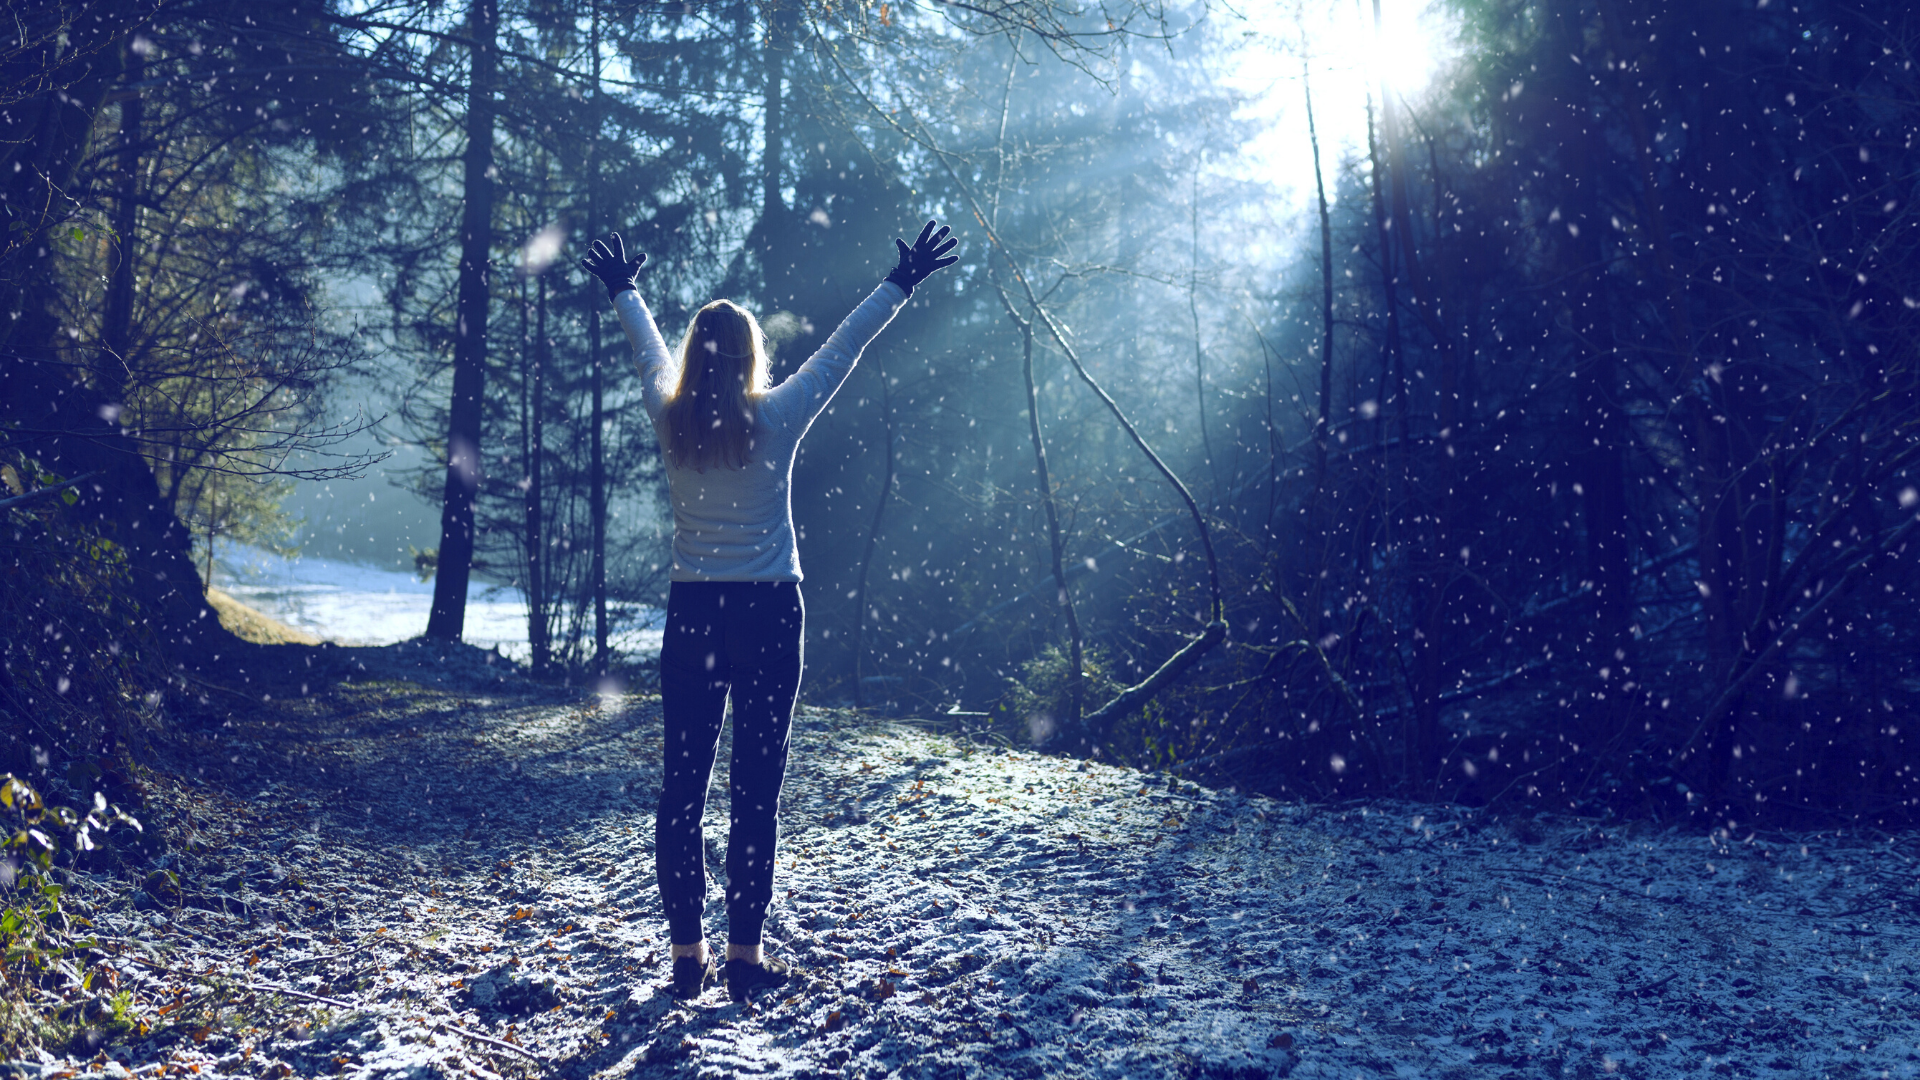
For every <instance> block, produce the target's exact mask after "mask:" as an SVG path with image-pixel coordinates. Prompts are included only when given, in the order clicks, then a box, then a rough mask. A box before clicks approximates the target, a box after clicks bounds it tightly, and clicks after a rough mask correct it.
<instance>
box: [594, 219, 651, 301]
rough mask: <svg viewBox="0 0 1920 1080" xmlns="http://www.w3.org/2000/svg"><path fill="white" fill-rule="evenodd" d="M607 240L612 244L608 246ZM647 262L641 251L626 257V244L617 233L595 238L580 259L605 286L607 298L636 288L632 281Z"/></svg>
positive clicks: (637, 276) (635, 279)
mask: <svg viewBox="0 0 1920 1080" xmlns="http://www.w3.org/2000/svg"><path fill="white" fill-rule="evenodd" d="M607 241H612V243H613V246H612V247H608V246H607ZM646 263H647V256H646V254H645V253H643V252H635V253H634V257H633V258H632V259H629V258H627V245H626V244H624V243H622V242H621V240H620V234H619V233H608V234H607V240H595V241H594V242H593V248H592V249H591V250H589V251H588V252H587V256H586V258H584V259H581V260H580V266H581V268H582V269H584V270H585V271H586V272H587V273H589V274H592V275H593V276H594V277H597V278H599V279H600V280H601V282H602V283H604V284H605V285H606V287H607V299H609V300H611V299H613V298H614V297H616V296H619V295H620V294H621V293H623V292H626V291H627V290H628V289H634V288H638V286H636V285H635V284H634V282H636V281H638V280H639V278H640V268H641V267H642V266H645V265H646Z"/></svg>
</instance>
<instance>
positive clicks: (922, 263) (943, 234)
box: [887, 221, 960, 296]
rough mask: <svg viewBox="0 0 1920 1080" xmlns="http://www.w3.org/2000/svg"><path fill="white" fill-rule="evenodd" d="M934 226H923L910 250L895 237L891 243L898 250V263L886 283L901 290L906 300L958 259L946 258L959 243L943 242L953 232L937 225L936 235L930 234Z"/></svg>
mask: <svg viewBox="0 0 1920 1080" xmlns="http://www.w3.org/2000/svg"><path fill="white" fill-rule="evenodd" d="M935 225H940V223H939V222H937V221H929V222H927V224H926V227H925V228H923V229H921V230H920V238H919V239H917V240H915V241H914V242H913V246H912V247H908V246H907V242H906V241H905V240H901V239H899V238H898V237H896V238H895V239H894V241H893V244H894V246H895V247H897V248H899V249H900V262H899V265H897V266H895V267H894V268H893V271H892V272H891V273H889V274H888V275H887V280H888V281H891V282H893V283H894V284H895V285H898V286H900V288H902V289H904V290H905V291H906V293H907V295H908V296H912V295H913V287H914V286H915V285H918V284H920V283H921V282H923V281H925V280H927V277H928V276H929V275H930V274H932V273H933V272H934V271H935V270H939V269H941V268H942V267H947V266H952V265H953V264H954V263H957V262H959V261H960V256H958V255H948V254H947V252H949V251H952V250H953V249H954V246H955V245H956V244H958V243H959V242H960V241H958V240H949V239H947V234H948V233H949V232H952V231H953V230H951V229H949V228H947V227H946V226H945V225H940V231H939V232H937V233H936V232H934V231H933V227H934V226H935ZM943 241H944V243H943ZM943 256H944V257H943Z"/></svg>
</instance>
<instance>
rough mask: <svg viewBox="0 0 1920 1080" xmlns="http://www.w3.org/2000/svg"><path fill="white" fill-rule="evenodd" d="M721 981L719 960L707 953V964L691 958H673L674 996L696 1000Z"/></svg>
mask: <svg viewBox="0 0 1920 1080" xmlns="http://www.w3.org/2000/svg"><path fill="white" fill-rule="evenodd" d="M719 981H720V962H719V958H718V957H716V956H714V954H713V953H711V952H709V953H707V960H706V963H704V964H703V963H701V962H700V961H699V960H698V959H697V958H695V957H691V956H676V957H674V958H673V996H674V997H677V998H695V997H699V996H700V995H701V994H702V993H704V992H705V991H706V989H707V987H709V986H712V985H713V984H714V983H716V982H719Z"/></svg>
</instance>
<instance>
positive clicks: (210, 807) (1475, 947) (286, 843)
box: [12, 665, 1920, 1080]
mask: <svg viewBox="0 0 1920 1080" xmlns="http://www.w3.org/2000/svg"><path fill="white" fill-rule="evenodd" d="M374 667H375V668H376V669H377V667H378V665H374ZM365 675H366V672H365V671H364V670H363V671H362V676H363V677H365ZM542 693H544V692H543V691H539V690H537V689H528V688H527V687H526V685H525V684H518V685H517V686H516V685H511V684H509V683H505V682H501V683H495V684H493V685H492V686H490V687H489V688H488V689H487V690H485V691H474V690H471V689H468V690H466V691H464V692H463V691H461V690H459V689H457V688H452V689H450V688H448V687H446V686H444V685H443V686H440V687H438V688H434V689H425V688H421V687H419V686H417V685H413V684H399V683H392V682H385V683H380V682H376V683H373V684H365V683H355V684H348V685H343V686H340V687H338V688H335V689H333V690H331V691H329V692H327V693H326V694H324V695H321V696H318V697H313V698H307V699H300V700H295V701H291V702H277V703H275V704H274V707H273V709H272V711H268V709H267V708H265V707H263V708H262V709H260V710H256V711H253V712H251V713H249V714H247V715H246V716H244V717H236V718H235V719H233V720H232V722H231V724H232V726H230V727H223V728H220V729H218V730H217V731H212V732H207V733H203V734H204V738H205V739H206V741H205V743H204V744H203V750H204V753H202V754H200V755H199V756H198V757H197V758H196V759H195V760H194V762H193V763H192V764H189V765H186V766H185V767H184V768H183V772H184V773H186V774H189V775H191V774H193V773H194V772H195V771H196V769H199V770H204V771H203V772H200V774H199V776H198V779H196V780H195V781H194V782H193V783H179V784H175V785H173V786H170V787H166V788H164V789H163V797H164V799H165V801H166V802H167V803H168V804H169V807H170V816H171V817H172V819H173V820H172V822H171V826H172V829H173V832H174V835H175V836H176V837H178V838H180V839H181V840H183V841H190V842H191V845H192V846H191V850H190V851H189V852H188V853H185V854H176V855H173V856H171V859H172V862H171V863H170V865H169V868H170V869H172V870H173V871H175V872H176V873H177V874H178V875H179V877H180V883H181V886H180V888H181V891H180V892H179V893H177V894H176V893H173V892H171V890H170V889H169V888H168V887H166V885H165V883H164V882H160V883H158V884H156V879H153V878H149V879H148V880H147V885H148V886H149V887H150V888H153V889H154V890H155V891H156V892H158V893H159V894H160V895H155V894H154V893H152V892H148V891H140V892H136V893H131V894H130V893H129V888H130V887H129V886H128V885H127V884H126V883H116V882H112V881H107V880H104V879H101V880H96V881H93V882H90V883H88V882H83V883H82V884H81V885H80V886H79V887H77V888H76V889H75V890H74V892H73V896H74V898H75V906H76V907H78V908H79V910H81V912H82V913H83V914H85V915H86V916H88V917H89V918H91V919H92V921H93V923H94V925H95V928H96V929H97V930H99V931H100V932H102V934H103V935H105V936H104V937H103V942H104V944H105V945H106V946H107V947H108V948H110V949H112V950H113V951H114V952H115V953H116V954H117V959H116V961H115V965H116V968H117V971H118V977H119V980H120V984H119V988H120V989H122V990H130V991H132V999H131V1000H132V1001H133V1003H134V1004H133V1007H134V1008H135V1010H136V1011H143V1013H142V1015H144V1016H145V1017H147V1018H148V1020H149V1021H150V1023H151V1025H152V1026H153V1027H154V1028H155V1030H156V1032H157V1033H170V1034H168V1037H167V1038H164V1039H156V1038H153V1037H149V1038H148V1039H147V1040H144V1041H135V1042H134V1043H132V1044H131V1045H114V1046H109V1047H105V1048H102V1050H101V1051H100V1052H99V1053H98V1054H97V1055H95V1056H93V1057H91V1058H90V1059H87V1060H79V1059H68V1060H53V1061H44V1062H34V1063H27V1062H19V1063H15V1064H14V1065H13V1066H12V1070H13V1071H15V1072H18V1073H24V1074H27V1075H33V1076H40V1077H47V1076H61V1075H76V1074H77V1075H110V1076H123V1075H126V1073H127V1072H128V1071H133V1072H137V1073H139V1074H140V1075H157V1074H158V1073H159V1072H160V1071H162V1070H161V1069H158V1068H155V1066H156V1064H157V1063H158V1064H163V1065H170V1066H172V1068H169V1069H167V1070H166V1071H168V1072H170V1073H172V1072H176V1071H178V1072H184V1071H187V1070H197V1073H198V1075H199V1076H201V1077H215V1076H227V1075H243V1076H249V1077H278V1076H286V1075H301V1076H307V1075H346V1076H350V1077H389V1076H391V1077H429V1076H439V1075H445V1076H454V1075H481V1076H487V1075H507V1076H534V1075H541V1076H566V1077H579V1078H583V1080H584V1078H587V1077H608V1078H613V1077H656V1076H659V1077H665V1076H712V1077H727V1076H735V1075H745V1076H766V1077H801V1076H850V1077H881V1076H898V1077H1141V1078H1157V1077H1268V1076H1284V1075H1291V1076H1295V1077H1329V1078H1334V1077H1337V1078H1340V1080H1348V1078H1351V1077H1355V1076H1364V1077H1378V1076H1421V1077H1448V1076H1459V1077H1483V1076H1485V1077H1506V1076H1513V1077H1535V1076H1552V1075H1572V1076H1593V1077H1604V1076H1628V1077H1668V1076H1702V1075H1716V1074H1724V1075H1730V1076H1769V1075H1777V1076H1783V1077H1818V1076H1832V1077H1853V1076H1861V1077H1866V1076H1895V1077H1911V1076H1915V1075H1916V1074H1920V1057H1916V1054H1917V1053H1920V1051H1917V1050H1916V1045H1915V1043H1916V1034H1917V1033H1920V971H1916V966H1917V965H1920V959H1916V950H1915V945H1916V938H1917V937H1920V926H1916V912H1915V900H1916V896H1915V891H1914V876H1913V875H1914V861H1913V860H1914V856H1915V855H1916V853H1917V851H1916V846H1915V844H1914V838H1913V837H1912V836H1910V835H1908V836H1900V837H1887V836H1885V835H1872V834H1865V833H1862V834H1853V833H1849V834H1846V835H1845V836H1836V835H1833V834H1827V835H1820V836H1815V835H1804V836H1802V835H1793V836H1788V835H1778V834H1767V835H1761V836H1753V835H1749V834H1746V833H1744V832H1740V833H1727V832H1716V833H1714V834H1712V835H1700V834H1680V833H1675V832H1665V831H1658V832H1657V831H1651V830H1641V829H1636V828H1633V827H1629V826H1623V827H1620V828H1617V829H1616V828H1613V827H1611V826H1608V827H1604V828H1602V827H1596V826H1594V825H1592V824H1591V823H1582V822H1576V821H1544V820H1535V819H1525V820H1517V819H1516V820H1513V821H1511V822H1496V821H1494V820H1492V819H1491V818H1490V817H1487V816H1485V815H1481V814H1477V813H1475V812H1472V811H1467V810H1462V809H1459V808H1453V807H1433V806H1415V805H1403V804H1389V803H1384V802H1377V801H1376V802H1368V803H1364V804H1353V805H1348V806H1341V807H1328V806H1306V805H1293V804H1282V803H1277V802H1273V801H1270V800H1266V799H1261V798H1247V797H1243V796H1240V795H1236V794H1233V793H1230V792H1214V791H1207V790H1204V789H1197V788H1193V787H1190V786H1184V785H1183V786H1178V787H1171V788H1170V787H1169V786H1167V785H1165V784H1164V783H1162V782H1160V781H1158V780H1156V779H1149V778H1147V777H1144V776H1143V775H1142V774H1140V773H1137V772H1133V771H1130V770H1126V769H1119V768H1111V767H1105V766H1099V765H1088V766H1083V765H1081V764H1079V763H1077V762H1072V761H1066V760H1062V759H1058V758H1049V757H1045V756H1041V755H1038V754H1032V753H1021V752H1007V751H1002V750H988V749H982V748H979V747H976V746H973V745H971V744H969V743H967V742H964V741H956V740H955V739H953V738H950V737H947V736H943V735H940V734H936V733H933V732H930V731H927V730H923V729H920V728H917V727H915V726H913V725H911V724H904V723H887V722H881V721H877V720H873V719H868V718H862V717H860V716H857V715H854V714H849V713H843V712H826V711H820V710H805V711H803V713H802V715H801V716H800V718H799V720H798V721H797V724H796V731H795V737H794V754H793V766H792V770H791V774H790V778H789V781H788V786H787V790H786V797H785V800H784V807H783V828H784V834H783V835H784V840H783V844H784V851H783V854H782V858H781V869H780V875H779V877H778V879H777V888H776V903H775V909H774V911H773V913H772V915H771V917H770V920H769V926H768V944H769V947H770V948H771V949H772V951H774V952H775V953H776V954H780V955H785V956H787V957H789V958H791V959H792V960H793V961H795V963H796V967H797V969H798V970H797V977H796V979H795V981H794V982H793V983H791V984H790V985H789V986H788V987H787V988H786V989H785V991H784V992H783V993H780V994H777V995H771V996H768V997H765V998H763V999H761V1000H760V1001H758V1002H757V1003H756V1004H755V1005H754V1006H752V1007H743V1006H738V1005H734V1004H731V1003H729V1002H728V1001H727V1000H726V996H725V993H724V991H722V990H719V989H715V990H711V991H709V992H708V993H707V995H706V996H705V997H703V998H701V999H699V1000H697V1001H693V1002H690V1003H681V1002H677V1001H675V1000H674V999H673V998H671V997H669V996H668V995H667V993H666V991H665V985H664V984H665V973H666V949H665V938H664V926H663V924H662V922H661V920H660V918H659V917H658V914H657V913H658V903H657V897H656V891H655V887H654V883H653V870H652V853H651V844H652V806H651V801H652V798H653V792H654V790H655V776H656V773H655V759H656V756H657V754H658V748H659V730H660V722H659V707H658V701H657V699H655V698H650V697H637V696H636V697H627V698H616V699H608V700H605V701H589V702H587V703H584V704H583V703H580V702H578V701H569V700H561V699H559V698H557V697H554V696H547V697H541V696H540V695H541V694H542ZM480 694H488V695H491V696H479V695H480ZM721 760H722V769H721V772H722V774H723V775H722V777H717V778H716V783H715V792H716V799H715V801H714V803H713V804H711V805H710V808H709V826H708V846H709V856H710V858H709V865H710V866H712V867H714V868H715V872H716V877H717V873H718V869H719V867H720V866H721V865H722V862H721V854H722V848H723V846H724V828H725V826H724V820H725V819H724V791H725V788H724V778H723V777H724V762H725V751H724V747H723V751H722V759H721ZM718 896H719V889H718V888H717V886H716V887H715V888H714V889H713V898H714V899H713V903H712V904H711V905H710V908H709V914H708V927H709V932H710V933H711V934H713V935H714V936H715V937H716V938H717V939H723V938H724V929H725V920H724V915H723V913H722V911H721V906H720V904H719V902H718ZM90 992H106V991H105V990H102V989H99V988H96V989H94V990H87V991H82V990H80V989H77V988H76V990H75V991H74V993H76V994H81V993H90ZM175 1010H178V1011H177V1012H175ZM168 1013H173V1015H174V1016H175V1017H176V1018H177V1017H182V1016H191V1017H192V1019H191V1020H189V1021H186V1022H184V1023H181V1024H176V1025H174V1026H171V1027H169V1026H167V1025H168V1021H167V1019H166V1017H167V1014H168Z"/></svg>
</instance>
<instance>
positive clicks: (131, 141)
mask: <svg viewBox="0 0 1920 1080" xmlns="http://www.w3.org/2000/svg"><path fill="white" fill-rule="evenodd" d="M144 69H145V65H144V62H143V61H142V60H141V59H140V56H139V54H137V53H136V54H134V55H133V56H132V57H130V58H129V59H128V61H127V76H126V81H127V82H130V83H134V82H139V81H140V76H141V73H142V72H143V71H144ZM145 111H146V110H145V105H144V103H143V102H142V101H141V97H140V92H139V91H130V92H129V93H128V96H127V97H126V99H125V100H123V101H121V102H120V191H119V193H118V195H117V196H116V198H115V201H114V207H113V232H114V237H113V241H114V250H115V253H116V255H117V256H118V257H119V261H118V262H116V263H115V264H114V267H113V277H112V278H111V279H109V281H108V283H107V308H106V311H105V313H104V317H103V318H102V320H101V325H100V358H99V361H98V362H97V363H96V364H95V365H94V369H95V373H96V376H97V377H98V378H99V380H100V381H99V387H100V396H101V397H104V398H106V399H107V404H108V405H109V406H114V405H121V404H123V403H124V402H125V399H126V393H127V367H128V364H129V363H130V361H131V359H132V358H131V357H130V356H128V353H129V352H131V351H132V348H133V291H134V289H133V286H134V270H135V265H134V264H135V262H136V261H137V253H138V251H139V248H138V247H137V246H136V243H135V230H136V229H138V227H139V221H140V218H139V207H140V138H141V134H140V128H141V126H142V123H143V122H144V119H145ZM208 585H209V587H210V586H211V585H212V582H211V581H209V582H208Z"/></svg>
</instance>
